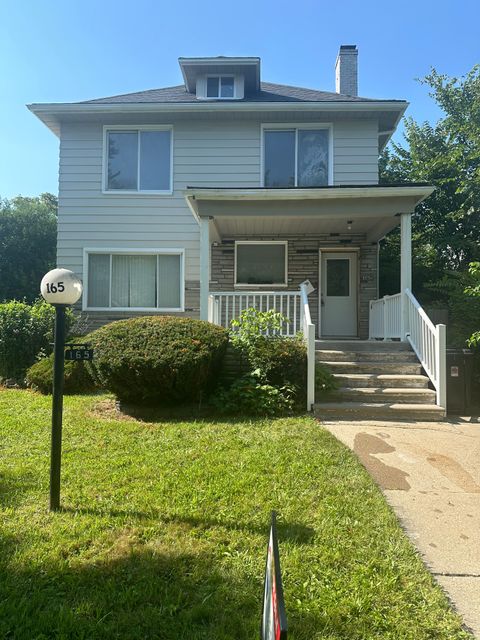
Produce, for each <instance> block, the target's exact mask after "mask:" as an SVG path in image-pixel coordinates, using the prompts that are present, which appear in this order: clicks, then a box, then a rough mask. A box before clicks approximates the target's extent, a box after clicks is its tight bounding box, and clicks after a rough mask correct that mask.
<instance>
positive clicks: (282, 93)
mask: <svg viewBox="0 0 480 640" xmlns="http://www.w3.org/2000/svg"><path fill="white" fill-rule="evenodd" d="M196 101H197V99H196V97H195V96H194V95H193V94H191V93H187V92H186V90H185V86H184V85H183V84H182V85H178V86H176V87H165V88H163V89H149V90H148V91H138V92H136V93H124V94H122V95H118V96H110V97H108V98H98V99H96V100H85V101H83V102H80V103H77V104H136V103H138V104H140V103H165V102H166V103H168V102H171V103H178V102H180V103H181V102H196ZM214 102H215V101H214ZM218 102H226V101H225V100H219V101H218ZM227 102H229V101H227ZM232 102H403V100H376V99H375V98H360V97H356V96H346V95H341V94H339V93H333V92H330V91H317V90H315V89H304V88H302V87H291V86H289V85H284V84H274V83H271V82H262V83H261V91H260V92H259V93H256V94H253V95H250V96H246V97H245V98H244V99H243V100H232Z"/></svg>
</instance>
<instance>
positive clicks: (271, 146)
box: [263, 126, 331, 187]
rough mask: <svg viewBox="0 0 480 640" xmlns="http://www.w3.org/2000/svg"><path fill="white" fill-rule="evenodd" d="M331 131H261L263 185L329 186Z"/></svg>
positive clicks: (270, 129)
mask: <svg viewBox="0 0 480 640" xmlns="http://www.w3.org/2000/svg"><path fill="white" fill-rule="evenodd" d="M330 165H331V158H330V129H329V128H328V127H323V128H320V127H313V126H312V127H309V126H304V127H287V126H286V127H282V128H269V127H265V128H264V130H263V186H265V187H322V186H325V185H328V184H329V183H330Z"/></svg>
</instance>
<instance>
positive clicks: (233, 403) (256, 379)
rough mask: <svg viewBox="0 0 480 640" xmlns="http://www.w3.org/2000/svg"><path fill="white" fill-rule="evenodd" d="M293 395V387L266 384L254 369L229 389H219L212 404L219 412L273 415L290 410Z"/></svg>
mask: <svg viewBox="0 0 480 640" xmlns="http://www.w3.org/2000/svg"><path fill="white" fill-rule="evenodd" d="M294 396H295V388H294V387H292V386H289V385H283V386H282V387H275V386H273V385H270V384H266V383H264V382H263V381H262V377H261V375H260V374H259V372H255V371H254V372H253V373H250V374H247V375H245V376H243V377H242V378H240V379H238V380H236V381H235V382H234V383H233V384H232V385H231V387H230V388H229V389H220V390H219V391H218V392H217V394H216V395H215V396H214V397H213V398H212V405H213V406H214V407H215V408H216V409H218V411H219V412H220V413H228V414H239V413H243V414H245V413H246V414H249V415H264V416H274V415H279V414H284V413H288V412H290V411H292V409H293V406H294Z"/></svg>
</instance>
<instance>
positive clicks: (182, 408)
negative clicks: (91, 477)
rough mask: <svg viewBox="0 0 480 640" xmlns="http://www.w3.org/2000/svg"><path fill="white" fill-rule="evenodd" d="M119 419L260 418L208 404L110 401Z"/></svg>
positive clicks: (214, 420)
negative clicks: (166, 404) (232, 412)
mask: <svg viewBox="0 0 480 640" xmlns="http://www.w3.org/2000/svg"><path fill="white" fill-rule="evenodd" d="M112 410H114V413H116V414H117V416H118V417H119V418H120V419H122V418H123V419H126V418H131V419H133V420H138V421H140V422H153V423H155V422H165V421H168V422H185V421H189V420H199V421H203V420H208V421H209V422H210V423H216V424H242V423H245V422H249V421H251V420H261V419H262V416H258V415H247V414H244V413H242V415H241V416H240V415H228V414H224V413H220V412H219V411H218V410H217V409H215V408H214V407H212V406H210V405H206V404H203V405H198V404H193V405H172V406H170V407H149V406H140V405H129V404H124V403H118V402H115V401H113V400H112V401H111V404H110V411H112ZM293 415H295V416H301V415H304V411H301V410H299V411H296V412H295V413H293V414H292V416H293ZM263 418H264V419H265V420H272V417H269V416H263Z"/></svg>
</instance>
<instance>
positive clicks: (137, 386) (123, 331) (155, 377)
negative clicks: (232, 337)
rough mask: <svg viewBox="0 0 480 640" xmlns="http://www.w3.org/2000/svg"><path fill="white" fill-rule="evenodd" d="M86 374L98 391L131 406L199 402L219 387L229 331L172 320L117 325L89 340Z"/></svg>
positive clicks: (137, 320) (145, 319)
mask: <svg viewBox="0 0 480 640" xmlns="http://www.w3.org/2000/svg"><path fill="white" fill-rule="evenodd" d="M89 342H90V343H91V345H92V347H93V348H94V349H95V358H94V360H93V361H92V362H88V363H87V369H88V371H89V372H90V374H91V375H92V377H93V379H94V380H95V382H96V383H97V384H98V386H101V387H103V388H105V389H108V390H109V391H112V392H113V393H114V394H115V395H116V396H117V398H118V399H119V400H121V401H122V402H125V403H131V404H140V403H143V404H148V405H168V404H172V403H178V402H181V403H189V402H198V401H201V400H202V398H204V397H205V396H206V395H207V394H208V392H209V391H210V390H211V389H212V387H213V386H214V384H215V382H216V378H217V375H218V372H219V371H220V365H221V362H222V359H223V356H224V353H225V350H226V347H227V342H228V334H227V332H226V330H225V329H222V328H221V327H217V326H215V325H213V324H210V323H209V322H204V321H202V320H193V319H191V318H175V317H171V316H143V317H140V318H132V319H129V320H119V321H117V322H112V323H111V324H108V325H105V326H104V327H101V328H100V329H97V331H94V332H93V333H92V334H90V335H89Z"/></svg>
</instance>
